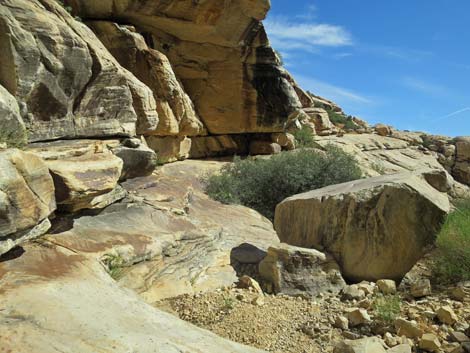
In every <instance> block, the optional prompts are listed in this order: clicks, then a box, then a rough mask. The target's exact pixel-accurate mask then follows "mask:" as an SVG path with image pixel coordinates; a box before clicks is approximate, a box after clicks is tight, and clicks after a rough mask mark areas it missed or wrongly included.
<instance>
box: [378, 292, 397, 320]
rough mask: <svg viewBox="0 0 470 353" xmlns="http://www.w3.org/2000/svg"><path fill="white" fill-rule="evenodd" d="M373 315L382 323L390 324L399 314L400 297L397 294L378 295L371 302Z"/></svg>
mask: <svg viewBox="0 0 470 353" xmlns="http://www.w3.org/2000/svg"><path fill="white" fill-rule="evenodd" d="M372 308H373V309H374V313H375V317H376V318H377V319H378V320H380V321H381V322H383V323H386V324H390V323H392V322H393V321H395V319H396V318H397V317H398V316H399V315H400V311H401V298H400V296H399V295H397V294H395V295H379V296H377V297H376V298H375V299H374V302H373V303H372Z"/></svg>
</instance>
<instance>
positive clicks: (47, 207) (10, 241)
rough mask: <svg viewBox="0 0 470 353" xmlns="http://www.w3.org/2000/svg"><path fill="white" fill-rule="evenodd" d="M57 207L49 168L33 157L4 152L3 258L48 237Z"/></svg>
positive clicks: (0, 172) (0, 156) (0, 198)
mask: <svg viewBox="0 0 470 353" xmlns="http://www.w3.org/2000/svg"><path fill="white" fill-rule="evenodd" d="M55 207H56V205H55V198H54V184H53V182H52V178H51V176H50V174H49V170H48V169H47V166H46V164H45V163H44V162H43V161H42V160H41V159H40V158H38V157H37V156H35V155H33V154H30V153H24V152H21V151H19V150H15V149H12V150H5V151H0V255H1V254H4V253H6V252H7V251H9V250H10V249H12V248H13V247H14V246H16V245H18V244H20V243H22V242H23V241H26V240H29V239H32V238H35V237H37V236H40V235H42V234H44V233H45V232H46V231H47V230H48V229H49V226H50V223H49V221H48V220H47V217H49V215H50V214H51V213H52V212H54V210H55Z"/></svg>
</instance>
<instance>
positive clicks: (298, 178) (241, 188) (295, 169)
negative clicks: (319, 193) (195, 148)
mask: <svg viewBox="0 0 470 353" xmlns="http://www.w3.org/2000/svg"><path fill="white" fill-rule="evenodd" d="M361 176H362V173H361V170H360V168H359V167H358V164H357V162H356V160H355V159H354V157H353V156H351V155H349V154H347V153H346V152H344V151H342V150H340V149H339V148H337V147H333V146H327V147H326V148H325V151H324V152H323V151H318V150H308V149H302V150H299V151H294V152H283V153H281V154H278V155H275V156H272V157H270V158H261V159H259V158H258V159H255V158H248V159H245V160H241V159H239V158H236V159H235V161H234V163H232V164H228V165H227V166H225V167H224V168H223V169H222V170H221V172H220V173H217V174H214V175H211V176H209V177H208V178H207V179H206V181H205V182H206V192H207V193H208V194H209V196H211V197H212V198H213V199H215V200H218V201H220V202H223V203H226V204H242V205H245V206H247V207H251V208H253V209H255V210H257V211H258V212H260V213H261V214H263V215H264V216H266V217H267V218H269V219H271V220H272V219H273V218H274V210H275V208H276V205H277V204H278V203H280V202H281V201H283V200H284V199H285V198H286V197H289V196H292V195H295V194H299V193H302V192H306V191H309V190H314V189H318V188H322V187H324V186H327V185H332V184H339V183H342V182H346V181H351V180H355V179H359V178H361Z"/></svg>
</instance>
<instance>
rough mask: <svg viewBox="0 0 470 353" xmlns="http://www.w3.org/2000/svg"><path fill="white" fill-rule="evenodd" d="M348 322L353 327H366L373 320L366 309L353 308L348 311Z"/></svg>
mask: <svg viewBox="0 0 470 353" xmlns="http://www.w3.org/2000/svg"><path fill="white" fill-rule="evenodd" d="M347 317H348V322H349V325H350V326H351V327H355V326H359V325H364V324H367V323H369V322H371V321H372V320H371V318H370V316H369V314H368V313H367V310H366V309H363V308H352V309H349V310H348V311H347Z"/></svg>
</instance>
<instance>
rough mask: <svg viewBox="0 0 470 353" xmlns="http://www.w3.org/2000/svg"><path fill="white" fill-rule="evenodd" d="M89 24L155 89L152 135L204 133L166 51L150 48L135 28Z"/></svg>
mask: <svg viewBox="0 0 470 353" xmlns="http://www.w3.org/2000/svg"><path fill="white" fill-rule="evenodd" d="M88 25H89V26H91V28H92V29H93V31H94V32H95V33H96V35H97V36H98V38H99V39H100V40H101V41H102V42H103V44H104V45H105V46H106V48H107V49H108V50H109V51H110V53H111V54H112V55H113V56H114V57H115V58H116V59H117V60H118V61H119V63H120V64H121V65H122V66H123V67H125V68H126V69H128V70H129V71H131V72H132V73H133V74H134V75H135V76H136V77H137V78H138V79H139V80H141V81H142V82H144V83H145V84H146V85H147V86H148V87H149V88H150V89H151V90H152V92H153V94H154V96H155V100H156V102H157V111H158V117H159V123H158V128H157V130H156V131H154V132H152V134H155V135H162V136H164V135H182V136H185V135H186V136H194V135H199V134H201V133H202V132H203V126H202V123H201V122H200V120H199V118H198V116H197V114H196V112H195V110H194V106H193V103H192V101H191V99H190V98H189V97H188V95H187V94H186V92H185V91H184V89H183V87H182V86H181V84H180V83H179V82H178V79H177V78H176V76H175V74H174V72H173V68H172V67H171V64H170V62H169V60H168V58H167V57H166V56H165V55H164V54H162V53H161V52H159V51H157V50H154V49H150V48H149V47H148V46H147V44H146V43H145V40H144V38H143V37H142V35H141V34H139V33H137V32H136V31H135V29H134V28H133V27H129V26H119V25H118V24H115V23H112V22H104V21H91V22H88Z"/></svg>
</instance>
